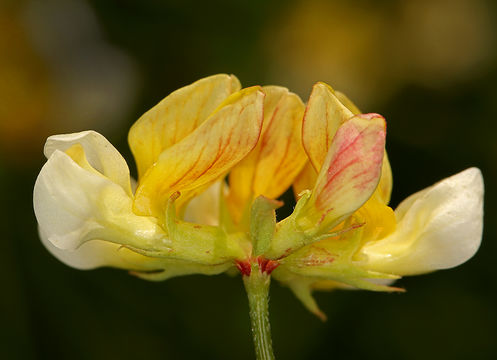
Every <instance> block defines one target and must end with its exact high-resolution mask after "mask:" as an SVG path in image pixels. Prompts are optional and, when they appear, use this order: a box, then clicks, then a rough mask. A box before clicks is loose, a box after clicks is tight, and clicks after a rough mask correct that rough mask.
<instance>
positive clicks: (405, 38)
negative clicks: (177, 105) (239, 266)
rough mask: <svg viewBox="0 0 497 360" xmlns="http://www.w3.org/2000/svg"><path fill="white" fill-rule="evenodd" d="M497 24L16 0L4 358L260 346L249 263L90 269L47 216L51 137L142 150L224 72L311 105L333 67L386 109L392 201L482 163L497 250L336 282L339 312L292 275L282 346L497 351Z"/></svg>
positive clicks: (382, 5) (337, 76) (315, 355)
mask: <svg viewBox="0 0 497 360" xmlns="http://www.w3.org/2000/svg"><path fill="white" fill-rule="evenodd" d="M496 36H497V8H496V3H495V2H494V1H491V0H488V1H485V0H432V1H428V0H420V1H418V0H410V1H385V0H384V1H380V0H375V1H373V0H371V1H367V0H362V1H324V0H323V1H319V0H291V1H283V0H280V1H263V0H252V1H243V2H242V1H239V2H238V1H219V0H218V1H216V0H213V1H193V0H190V1H188V0H187V1H180V0H177V1H159V0H155V1H132V0H119V1H118V0H113V1H111V0H101V1H100V0H91V1H84V0H70V1H69V0H46V1H37V0H30V1H5V0H2V1H0V186H1V187H0V189H1V197H0V199H1V207H0V229H1V234H0V358H2V359H58V358H61V359H137V358H138V359H150V360H152V359H239V360H242V359H253V358H254V355H253V350H252V343H251V338H250V336H249V319H248V309H247V301H246V298H245V294H244V290H243V286H242V282H241V281H240V278H239V277H234V278H231V277H229V276H226V275H220V276H214V277H205V276H189V277H182V278H176V279H172V280H168V281H166V282H163V283H151V282H146V281H143V280H139V279H136V278H134V277H131V276H129V275H127V273H126V272H125V271H119V270H113V269H99V270H93V271H78V270H75V269H72V268H69V267H67V266H65V265H63V264H62V263H60V262H58V261H57V260H56V259H55V258H54V257H52V256H51V255H49V254H48V252H47V251H46V250H45V249H44V248H43V246H42V245H41V243H40V241H39V239H38V235H37V229H36V220H35V218H34V214H33V210H32V188H33V184H34V181H35V178H36V176H37V173H38V172H39V169H40V168H41V166H42V165H43V163H44V158H43V155H42V148H43V143H44V140H45V138H46V137H47V136H48V135H51V134H56V133H64V132H73V131H82V130H86V129H95V130H97V131H99V132H101V133H103V134H104V135H105V136H106V137H107V138H108V139H109V140H110V141H111V142H112V143H113V144H114V145H115V146H116V147H117V148H118V149H119V151H121V153H123V154H124V155H125V157H126V158H127V160H128V163H129V164H133V160H132V157H131V156H130V152H129V149H128V147H127V144H126V135H127V131H128V129H129V126H130V125H131V124H132V123H133V122H134V121H135V120H136V119H137V118H138V117H139V116H140V115H141V114H142V113H143V112H145V111H146V110H147V109H149V108H150V107H151V106H153V105H154V104H155V103H157V102H158V101H159V100H160V99H162V98H163V97H165V96H166V95H167V94H168V93H169V92H171V91H172V90H174V89H177V88H179V87H181V86H184V85H186V84H189V83H191V82H192V81H195V80H197V79H199V78H201V77H204V76H207V75H211V74H215V73H219V72H225V73H233V74H235V75H237V76H238V77H239V79H240V80H241V82H242V84H243V85H244V86H250V85H254V84H261V85H266V84H278V85H283V86H288V87H289V88H290V89H291V90H292V91H294V92H296V93H298V94H299V95H300V96H301V97H302V98H303V99H304V101H306V99H307V97H308V95H309V93H310V89H311V86H312V84H313V83H314V82H316V81H318V80H321V81H325V82H327V83H329V84H330V85H332V86H333V87H335V88H337V89H339V90H342V91H344V92H346V93H347V94H348V95H349V97H350V98H352V99H353V100H354V101H355V102H356V103H357V105H358V106H359V107H360V108H361V109H362V110H363V111H365V112H378V113H381V114H382V115H384V116H385V117H386V119H387V122H388V138H387V149H388V152H389V156H390V160H391V164H392V168H393V174H394V190H393V197H392V206H393V207H395V206H396V205H397V204H398V203H399V202H400V201H401V200H402V199H403V198H405V197H407V196H408V195H409V194H411V193H413V192H415V191H417V190H420V189H422V188H424V187H426V186H429V185H431V184H432V183H434V182H435V181H438V180H440V179H442V178H445V177H447V176H450V175H452V174H455V173H457V172H459V171H462V170H464V169H465V168H468V167H470V166H477V167H479V168H480V169H481V170H482V172H483V176H484V179H485V184H486V195H485V202H486V203H485V230H484V236H483V241H482V245H481V248H480V250H479V252H478V253H477V255H476V256H475V257H474V258H473V259H471V260H470V261H468V262H467V263H466V264H464V265H462V266H460V267H458V268H456V269H451V270H447V271H440V272H437V273H433V274H428V275H423V276H418V277H412V278H405V279H402V280H400V281H399V282H398V284H399V285H400V286H402V287H405V288H406V289H407V292H406V293H405V294H384V293H372V292H365V291H335V292H331V293H317V294H316V298H317V300H318V302H319V304H320V305H321V307H322V309H323V310H324V311H325V312H326V313H327V315H328V322H326V323H322V322H320V321H319V320H318V319H317V318H315V317H314V316H312V315H311V314H310V313H308V312H307V311H306V310H305V309H304V308H303V307H302V306H301V305H300V304H299V303H298V302H297V300H296V299H295V298H294V296H293V295H292V294H291V293H290V291H289V290H288V289H286V288H283V287H281V286H280V285H279V284H277V283H276V282H275V283H273V285H272V289H271V303H270V310H271V322H272V329H273V342H274V348H275V352H276V355H277V357H278V358H279V359H364V358H368V359H437V360H440V359H469V358H471V359H494V358H497V293H496V283H497V281H496V280H497V279H496V275H497V267H496V262H495V259H494V257H495V254H496V250H497V247H496V240H497V239H496V236H497V225H496V220H497V194H496V191H495V188H496V187H495V184H497V161H496V157H497V141H496V140H495V138H496V135H497V85H496V84H497V52H496V50H497V47H496V46H495V44H497V40H496ZM130 167H131V168H132V169H133V170H132V171H134V165H130Z"/></svg>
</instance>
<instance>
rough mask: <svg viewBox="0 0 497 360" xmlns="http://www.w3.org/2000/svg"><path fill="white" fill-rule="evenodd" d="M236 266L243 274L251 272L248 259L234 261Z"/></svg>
mask: <svg viewBox="0 0 497 360" xmlns="http://www.w3.org/2000/svg"><path fill="white" fill-rule="evenodd" d="M236 267H237V268H238V270H239V271H240V272H241V273H242V275H245V276H250V273H251V272H252V266H251V265H250V263H249V262H248V261H236Z"/></svg>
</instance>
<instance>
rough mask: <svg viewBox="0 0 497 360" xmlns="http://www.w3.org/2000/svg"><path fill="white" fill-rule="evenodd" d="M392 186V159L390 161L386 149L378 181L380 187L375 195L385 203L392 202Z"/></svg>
mask: <svg viewBox="0 0 497 360" xmlns="http://www.w3.org/2000/svg"><path fill="white" fill-rule="evenodd" d="M392 186H393V179H392V168H391V166H390V161H388V155H387V152H386V151H385V153H384V154H383V165H382V167H381V177H380V182H379V183H378V187H377V188H376V191H375V194H374V195H373V196H374V197H376V198H377V199H378V200H379V201H381V202H382V203H383V204H388V203H389V202H390V195H391V194H392Z"/></svg>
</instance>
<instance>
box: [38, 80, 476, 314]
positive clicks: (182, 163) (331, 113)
mask: <svg viewBox="0 0 497 360" xmlns="http://www.w3.org/2000/svg"><path fill="white" fill-rule="evenodd" d="M385 136H386V123H385V119H384V118H383V117H382V116H381V115H378V114H361V113H360V111H359V110H358V109H357V107H356V106H355V105H354V104H353V103H352V102H351V101H350V100H349V99H348V98H347V97H345V95H343V94H341V93H339V92H335V91H334V90H333V89H332V88H331V87H330V86H328V85H326V84H324V83H317V84H316V85H315V86H314V88H313V91H312V93H311V96H310V98H309V101H308V103H307V105H305V104H304V103H303V102H302V101H301V100H300V98H299V97H298V96H297V95H295V94H293V93H291V92H289V91H288V90H287V89H285V88H283V87H278V86H266V87H262V88H261V87H257V86H256V87H250V88H246V89H243V90H240V84H239V82H238V80H237V79H236V78H235V77H234V76H228V75H216V76H212V77H208V78H205V79H202V80H199V81H197V82H196V83H193V84H192V85H189V86H186V87H184V88H182V89H179V90H177V91H175V92H174V93H172V94H171V95H169V96H168V97H166V98H165V99H164V100H162V101H161V102H160V103H159V104H158V105H156V106H155V107H154V108H152V109H151V110H150V111H148V112H147V113H145V115H143V116H142V117H141V118H140V119H139V120H138V121H137V122H136V123H135V124H134V125H133V126H132V128H131V130H130V133H129V144H130V147H131V150H132V152H133V155H134V156H135V159H136V162H137V168H138V183H137V184H136V185H134V181H132V180H131V179H130V175H129V170H128V167H127V165H126V163H125V161H124V159H123V158H122V157H121V155H120V154H119V153H118V152H117V150H116V149H114V147H112V145H111V144H110V143H109V142H108V141H107V140H106V139H105V138H104V137H103V136H102V135H100V134H98V133H95V132H92V131H87V132H82V133H77V134H69V135H58V136H52V137H50V138H49V139H48V140H47V143H46V145H45V155H46V156H47V158H48V161H47V163H46V164H45V165H44V166H43V168H42V170H41V172H40V175H39V176H38V179H37V181H36V184H35V190H34V208H35V214H36V217H37V219H38V223H39V229H40V236H41V238H42V241H43V243H44V244H45V246H46V247H47V248H48V249H49V250H50V251H51V252H52V253H53V254H54V255H55V256H56V257H58V258H59V259H60V260H62V261H63V262H65V263H67V264H69V265H71V266H74V267H76V268H81V269H89V268H95V267H98V266H113V267H118V268H124V269H128V270H131V271H132V273H133V274H135V275H137V276H140V277H142V278H145V279H149V280H164V279H167V278H170V277H172V276H178V275H186V274H192V273H202V274H217V273H221V272H224V271H227V270H229V269H232V268H234V267H235V266H236V267H237V268H238V269H239V270H240V272H241V273H242V275H243V276H244V277H250V275H251V273H252V271H257V272H258V273H259V274H263V275H264V276H267V277H269V275H271V277H273V278H275V279H277V280H279V281H280V282H282V283H284V284H285V285H287V286H289V287H290V289H291V290H292V291H293V292H294V293H295V295H296V296H297V297H298V298H299V299H300V300H301V301H302V302H303V304H304V305H305V306H306V307H307V308H308V309H309V310H311V311H312V312H313V313H315V314H316V315H318V316H320V317H322V318H324V315H323V314H322V313H321V311H320V310H319V308H318V307H317V305H316V303H315V301H314V299H313V298H312V294H311V293H312V291H313V290H316V289H331V288H336V287H342V288H359V289H368V290H374V291H399V290H401V289H398V288H395V287H392V286H389V285H390V284H391V282H393V281H394V280H395V279H398V278H399V277H401V276H404V275H415V274H421V273H426V272H430V271H434V270H438V269H446V268H450V267H453V266H457V265H459V264H461V263H463V262H465V261H466V260H468V259H469V258H470V257H472V256H473V255H474V253H475V252H476V251H477V249H478V246H479V244H480V241H481V234H482V217H483V181H482V176H481V173H480V171H479V170H478V169H476V168H471V169H468V170H465V171H463V172H461V173H459V174H457V175H454V176H452V177H450V178H447V179H445V180H443V181H441V182H439V183H437V184H435V185H433V186H431V187H429V188H427V189H425V190H422V191H420V192H418V193H416V194H414V195H412V196H410V197H408V198H407V199H406V200H404V201H403V202H402V203H401V204H400V205H399V207H398V208H397V209H396V210H395V212H394V211H393V210H392V209H391V208H390V207H389V206H388V203H389V201H390V193H391V189H392V174H391V168H390V164H389V161H388V157H387V155H386V152H385ZM226 175H228V184H226V183H225V182H224V180H223V179H224V177H225V176H226ZM290 186H293V188H294V190H295V193H296V194H299V195H298V196H297V197H298V201H297V204H296V206H295V209H294V211H293V213H292V214H291V215H290V216H289V217H287V218H286V219H283V220H281V221H279V222H277V221H276V213H275V210H276V209H277V208H278V207H279V206H281V202H280V201H278V200H277V199H278V198H279V197H280V196H281V195H282V194H283V192H285V191H286V190H287V189H288V188H289V187H290Z"/></svg>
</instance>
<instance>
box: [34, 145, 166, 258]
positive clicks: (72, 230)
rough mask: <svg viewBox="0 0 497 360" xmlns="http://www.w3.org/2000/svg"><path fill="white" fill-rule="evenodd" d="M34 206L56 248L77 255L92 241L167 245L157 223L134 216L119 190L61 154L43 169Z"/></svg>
mask: <svg viewBox="0 0 497 360" xmlns="http://www.w3.org/2000/svg"><path fill="white" fill-rule="evenodd" d="M33 202H34V210H35V215H36V218H37V220H38V223H39V226H40V228H41V229H42V231H43V232H44V233H45V234H46V237H47V240H48V241H50V242H51V243H52V244H53V245H54V246H55V247H57V248H59V249H65V250H67V249H70V250H75V249H77V248H78V247H79V246H80V245H82V244H83V243H84V242H86V241H89V240H93V239H98V240H105V241H110V242H114V243H118V244H124V245H130V246H135V247H140V248H147V247H154V246H157V243H158V242H159V243H161V244H162V243H164V241H167V240H164V234H163V232H162V231H161V228H160V227H159V226H157V224H156V223H155V219H153V218H149V217H144V216H137V215H135V214H134V213H133V212H132V210H131V207H132V199H131V198H130V197H129V196H128V194H127V193H126V192H125V191H124V190H123V188H122V187H121V186H119V185H117V184H115V183H114V182H112V181H111V180H109V179H108V178H106V177H103V176H100V175H98V174H95V173H93V172H90V171H87V170H85V169H83V168H81V167H80V166H79V165H78V164H76V163H75V162H74V161H73V160H72V159H71V158H70V157H69V156H68V155H67V154H65V153H63V152H61V151H59V150H55V151H54V152H53V153H52V155H51V156H50V158H49V159H48V161H47V163H46V164H45V165H44V166H43V168H42V169H41V172H40V174H39V175H38V178H37V179H36V183H35V188H34V194H33Z"/></svg>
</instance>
